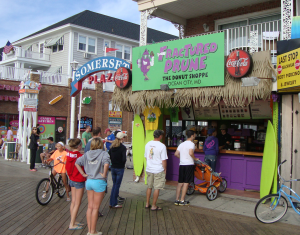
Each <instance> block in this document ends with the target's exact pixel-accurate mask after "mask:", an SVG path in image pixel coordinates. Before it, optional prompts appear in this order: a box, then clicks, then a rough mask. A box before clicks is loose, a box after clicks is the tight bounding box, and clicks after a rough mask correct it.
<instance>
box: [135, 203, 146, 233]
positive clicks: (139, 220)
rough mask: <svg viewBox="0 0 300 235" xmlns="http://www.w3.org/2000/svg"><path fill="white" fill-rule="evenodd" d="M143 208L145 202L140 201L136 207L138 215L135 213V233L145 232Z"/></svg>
mask: <svg viewBox="0 0 300 235" xmlns="http://www.w3.org/2000/svg"><path fill="white" fill-rule="evenodd" d="M143 210H144V202H143V201H138V202H137V207H136V215H135V226H134V232H133V234H134V235H141V234H143Z"/></svg>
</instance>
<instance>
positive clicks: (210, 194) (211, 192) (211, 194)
mask: <svg viewBox="0 0 300 235" xmlns="http://www.w3.org/2000/svg"><path fill="white" fill-rule="evenodd" d="M217 196H218V190H217V188H216V186H214V185H211V186H209V187H208V188H207V191H206V197H207V199H208V200H209V201H213V200H215V199H216V198H217Z"/></svg>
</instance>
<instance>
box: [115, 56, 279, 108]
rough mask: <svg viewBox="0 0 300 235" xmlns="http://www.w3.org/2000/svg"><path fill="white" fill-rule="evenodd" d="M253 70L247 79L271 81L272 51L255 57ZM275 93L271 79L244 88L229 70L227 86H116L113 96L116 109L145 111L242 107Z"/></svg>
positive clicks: (272, 70) (226, 76) (226, 74)
mask: <svg viewBox="0 0 300 235" xmlns="http://www.w3.org/2000/svg"><path fill="white" fill-rule="evenodd" d="M252 59H253V69H252V72H251V73H250V74H249V75H248V77H261V78H270V77H272V75H274V74H276V71H275V70H274V69H273V67H272V63H271V56H270V51H260V52H256V53H254V54H253V55H252ZM271 92H272V80H270V79H261V80H260V82H259V84H258V85H257V86H249V87H242V81H241V79H240V78H233V77H231V76H230V75H229V73H228V72H227V71H226V73H225V85H224V86H214V87H198V88H184V89H176V92H175V91H174V90H172V89H171V90H168V91H162V90H149V91H134V92H133V91H132V87H131V86H130V87H129V88H127V89H120V88H118V87H115V89H114V94H113V96H112V105H113V108H116V107H119V108H120V109H121V111H133V112H135V113H139V112H142V111H143V110H144V109H145V108H146V106H151V107H153V106H158V107H160V108H162V107H166V108H168V107H190V106H191V105H192V103H195V106H196V107H211V106H215V105H218V104H219V102H220V101H221V100H223V101H224V102H225V105H226V106H232V107H243V106H244V105H248V104H249V103H250V102H252V101H253V100H255V99H257V100H258V99H262V100H266V99H268V98H269V97H270V95H271Z"/></svg>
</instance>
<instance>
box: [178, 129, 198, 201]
mask: <svg viewBox="0 0 300 235" xmlns="http://www.w3.org/2000/svg"><path fill="white" fill-rule="evenodd" d="M186 135H187V138H188V139H187V140H186V141H184V142H183V143H181V144H180V145H179V146H178V148H177V150H176V152H175V156H176V157H178V158H179V159H180V164H179V177H178V185H177V189H176V201H175V205H176V206H178V205H179V206H185V205H189V204H190V202H189V201H185V200H184V197H185V195H186V192H187V189H188V186H189V184H190V183H191V182H194V170H195V164H194V161H197V160H198V159H197V158H195V155H194V151H195V144H194V139H195V137H196V135H195V132H194V131H193V130H188V131H187V132H186ZM180 192H181V199H180V200H179V196H180Z"/></svg>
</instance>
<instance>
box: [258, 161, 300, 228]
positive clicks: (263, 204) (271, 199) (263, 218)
mask: <svg viewBox="0 0 300 235" xmlns="http://www.w3.org/2000/svg"><path fill="white" fill-rule="evenodd" d="M285 162H286V160H284V161H283V162H282V163H280V165H279V166H278V175H279V178H280V179H281V180H282V182H283V183H282V184H281V186H280V189H279V190H278V192H277V194H269V195H267V196H265V197H263V198H262V199H260V200H259V201H258V202H257V204H256V206H255V209H254V213H255V217H256V218H257V219H258V220H259V221H260V222H262V223H266V224H270V223H275V222H277V221H278V220H280V219H281V218H282V217H283V216H284V215H285V214H286V212H287V210H288V201H289V202H290V204H291V205H292V208H293V209H294V211H295V212H296V213H297V214H299V215H300V209H298V208H297V202H300V197H299V195H298V194H297V193H296V192H295V191H294V190H293V189H291V188H289V187H287V186H285V185H284V183H285V182H292V181H300V179H291V180H285V179H284V178H283V177H282V176H281V175H280V173H279V168H280V166H281V165H282V164H283V163H285ZM284 188H285V189H288V190H289V191H290V192H292V194H294V195H295V196H293V195H292V194H291V195H288V194H287V193H286V192H285V191H284V190H283V189H284ZM287 199H288V201H287ZM292 199H294V200H296V201H297V202H292Z"/></svg>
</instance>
